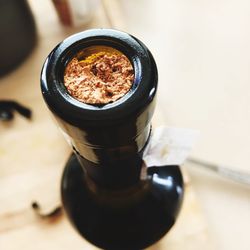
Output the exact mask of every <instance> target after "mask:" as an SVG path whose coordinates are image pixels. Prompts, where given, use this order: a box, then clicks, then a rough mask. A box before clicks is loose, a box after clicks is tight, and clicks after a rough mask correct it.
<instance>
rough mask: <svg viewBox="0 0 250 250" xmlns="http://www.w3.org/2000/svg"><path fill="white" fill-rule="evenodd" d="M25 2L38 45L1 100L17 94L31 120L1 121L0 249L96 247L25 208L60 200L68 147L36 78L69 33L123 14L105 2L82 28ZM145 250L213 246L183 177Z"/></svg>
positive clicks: (113, 21)
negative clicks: (181, 191)
mask: <svg viewBox="0 0 250 250" xmlns="http://www.w3.org/2000/svg"><path fill="white" fill-rule="evenodd" d="M30 3H31V6H32V10H33V12H34V15H35V17H36V21H37V27H38V32H39V39H38V44H37V46H36V48H35V49H34V51H33V53H32V54H31V56H30V57H29V58H28V59H27V60H26V61H25V62H24V63H23V64H22V65H21V66H20V67H19V68H18V69H16V70H15V71H13V72H12V73H11V74H9V75H8V76H6V77H4V78H2V79H1V80H0V99H15V100H17V101H19V102H20V103H23V104H24V105H26V106H28V107H30V108H31V109H32V110H33V118H32V120H31V121H28V120H26V119H24V118H22V117H20V116H18V115H16V116H15V120H14V121H13V122H8V123H1V124H0V135H1V140H0V204H1V206H0V222H1V223H0V248H1V249H4V250H17V249H18V250H19V249H26V250H29V249H30V250H31V249H32V250H33V249H36V250H39V249H41V250H44V249H53V250H56V249H58V250H59V249H60V250H63V249H65V250H66V249H67V250H68V249H70V248H72V247H73V248H74V249H75V250H77V249H79V250H80V249H84V250H87V249H96V248H95V247H93V246H92V245H90V244H89V243H88V242H86V241H85V240H84V239H82V238H81V237H80V236H79V235H78V234H77V233H76V231H74V229H73V228H72V227H71V225H70V224H69V222H68V220H67V218H66V217H65V215H64V214H62V215H61V216H58V217H56V218H55V219H45V220H42V219H41V218H39V217H37V216H36V215H35V213H34V211H33V210H32V209H31V202H32V201H34V200H36V201H38V202H39V203H40V204H42V209H43V212H47V211H50V210H51V209H52V208H54V207H55V206H57V205H58V204H60V194H59V185H60V178H61V174H62V170H63V167H64V164H65V162H66V160H67V158H68V157H69V155H70V152H71V149H70V148H69V147H68V146H67V144H66V143H65V141H64V140H63V138H62V136H61V134H60V132H59V131H58V129H57V127H56V125H55V123H54V121H53V119H52V118H51V117H50V115H49V112H48V110H47V108H46V107H45V104H44V102H43V100H42V96H41V93H40V84H39V76H40V70H41V67H42V64H43V62H44V60H45V58H46V56H47V55H48V53H49V52H50V51H51V50H52V49H53V48H54V46H55V45H56V44H57V43H58V42H60V41H61V40H62V39H64V38H65V37H67V36H68V35H70V34H73V33H75V32H78V31H80V30H82V29H85V28H91V27H110V26H112V27H115V28H121V29H124V30H126V23H127V22H126V21H127V20H126V18H125V19H124V18H123V17H122V13H123V12H122V10H123V9H122V8H121V5H120V4H121V3H122V2H120V4H117V2H116V1H111V0H110V1H108V0H107V1H103V4H102V5H100V7H99V8H98V9H97V10H96V15H95V18H94V19H93V21H92V23H90V24H89V25H88V26H86V27H79V28H67V29H66V28H63V27H62V26H61V25H60V24H59V22H58V20H57V17H56V14H55V11H54V9H53V6H52V4H51V2H50V1H48V0H46V1H45V0H44V1H30ZM149 40H150V39H148V41H149ZM151 45H152V44H151ZM161 46H162V45H161ZM152 48H153V50H154V49H156V47H153V46H152ZM173 63H174V62H173ZM161 67H163V65H161ZM161 102H162V98H160V102H159V103H160V104H161ZM163 110H165V109H164V108H163V107H162V106H161V105H158V108H157V111H156V115H155V118H154V123H155V124H157V125H158V124H166V123H167V122H168V119H166V117H165V116H163ZM149 249H151V250H161V249H162V250H165V249H168V250H178V249H179V250H182V249H185V250H188V249H190V250H195V249H197V250H200V249H204V250H205V249H208V250H211V249H213V243H212V242H211V238H210V236H209V234H208V231H207V225H206V222H205V220H204V218H203V216H202V213H201V210H200V207H199V204H198V202H197V199H196V196H195V194H194V192H193V189H192V185H191V182H190V181H189V179H188V177H187V176H186V195H185V200H184V205H183V209H182V211H181V214H180V217H179V219H178V221H177V223H176V225H175V226H174V228H173V229H172V230H171V231H170V233H169V234H167V236H166V237H164V239H162V240H161V241H160V242H159V243H157V244H156V245H154V246H152V247H150V248H149Z"/></svg>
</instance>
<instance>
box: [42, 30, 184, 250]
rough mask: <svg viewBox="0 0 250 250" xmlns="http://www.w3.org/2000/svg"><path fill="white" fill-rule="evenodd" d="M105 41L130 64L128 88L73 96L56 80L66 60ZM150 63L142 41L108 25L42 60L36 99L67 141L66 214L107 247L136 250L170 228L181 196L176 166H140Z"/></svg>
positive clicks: (151, 85) (151, 84) (151, 94)
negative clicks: (110, 95) (88, 98)
mask: <svg viewBox="0 0 250 250" xmlns="http://www.w3.org/2000/svg"><path fill="white" fill-rule="evenodd" d="M95 45H102V46H109V47H112V48H115V49H117V50H119V51H121V52H122V53H123V54H125V55H126V56H127V58H128V59H129V60H130V62H131V63H132V66H133V68H134V75H135V77H134V83H133V85H132V88H131V90H130V91H129V92H128V93H127V94H126V95H124V96H123V97H122V98H120V99H119V100H117V101H115V102H113V103H109V104H106V105H103V106H94V105H89V104H84V103H82V102H79V101H77V100H76V99H74V98H73V97H72V96H70V94H69V93H68V92H67V90H66V88H65V86H64V84H63V75H64V70H65V66H66V65H67V63H68V62H69V61H70V60H71V59H72V58H73V57H74V56H75V55H76V54H77V52H79V51H81V50H83V49H84V48H86V47H89V46H95ZM157 80H158V79H157V68H156V65H155V62H154V59H153V57H152V55H151V53H150V52H149V50H148V49H147V48H146V46H145V45H144V44H143V43H142V42H140V41H139V40H138V39H136V38H134V37H133V36H131V35H129V34H126V33H123V32H120V31H115V30H110V29H96V30H89V31H85V32H82V33H79V34H76V35H73V36H71V37H69V38H67V39H66V40H64V41H63V42H62V43H60V44H59V45H58V46H57V47H56V48H55V49H54V50H53V51H52V52H51V54H50V55H49V57H48V58H47V60H46V62H45V64H44V66H43V69H42V74H41V86H42V93H43V97H44V99H45V101H46V103H47V105H48V107H49V109H50V110H51V112H52V113H53V114H54V116H55V118H56V119H57V121H58V123H59V126H60V128H61V129H62V131H63V133H64V134H65V136H66V137H67V139H68V141H69V142H70V144H71V145H72V148H73V150H74V153H75V154H73V155H72V156H71V157H70V159H69V161H68V162H67V164H66V167H65V170H64V174H63V177H62V185H61V193H62V201H63V206H64V208H65V210H66V213H67V215H68V217H69V219H70V221H71V222H72V224H73V225H74V227H75V228H76V229H77V230H78V232H79V233H80V234H81V235H82V236H83V237H85V238H86V239H87V240H88V241H90V242H91V243H93V244H95V245H96V246H98V247H100V248H101V249H106V250H139V249H140V250H141V249H144V248H146V247H148V246H149V245H151V244H153V243H155V242H156V241H158V240H159V239H160V238H161V237H163V236H164V235H165V233H166V232H168V230H169V229H170V228H171V227H172V226H173V224H174V223H175V220H176V218H177V216H178V212H179V209H180V206H181V203H182V199H183V179H182V175H181V172H180V169H179V167H178V166H164V167H163V166H161V167H156V166H155V167H150V168H148V169H144V170H145V171H144V178H140V176H141V175H140V174H141V170H142V165H143V164H142V154H143V151H144V148H145V147H146V145H147V143H148V141H149V140H150V133H151V127H150V120H151V118H152V115H153V112H154V107H155V94H156V89H157Z"/></svg>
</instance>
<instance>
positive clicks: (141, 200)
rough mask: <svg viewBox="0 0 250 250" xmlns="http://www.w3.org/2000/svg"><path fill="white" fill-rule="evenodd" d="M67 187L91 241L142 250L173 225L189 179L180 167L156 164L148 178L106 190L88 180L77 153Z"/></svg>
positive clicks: (67, 203) (73, 216)
mask: <svg viewBox="0 0 250 250" xmlns="http://www.w3.org/2000/svg"><path fill="white" fill-rule="evenodd" d="M118 167H119V166H118ZM61 192H62V200H63V205H64V208H65V210H66V213H67V215H68V217H69V218H70V220H71V222H72V224H73V226H74V227H75V228H76V229H77V230H78V231H79V233H80V234H81V235H82V236H83V237H84V238H85V239H87V240H88V241H89V242H91V243H92V244H94V245H96V246H98V247H100V248H102V249H108V250H139V249H144V248H146V247H148V246H150V245H152V244H153V243H155V242H156V241H158V240H159V239H160V238H162V237H163V236H164V235H165V234H166V233H167V232H168V231H169V229H170V228H171V227H172V226H173V224H174V223H175V220H176V218H177V216H178V212H179V210H180V207H181V204H182V200H183V192H184V184H183V179H182V175H181V172H180V169H179V167H178V166H164V167H150V168H148V169H147V179H146V180H142V181H140V182H139V183H138V185H137V186H134V187H131V188H130V189H126V190H122V191H115V190H112V191H110V190H109V191H108V190H102V189H99V188H98V187H97V186H95V185H93V183H91V182H89V181H88V179H87V178H86V175H85V173H84V171H83V169H82V167H81V166H80V164H79V162H78V160H77V159H76V157H75V155H72V156H71V157H70V159H69V161H68V163H67V165H66V168H65V170H64V174H63V179H62V186H61Z"/></svg>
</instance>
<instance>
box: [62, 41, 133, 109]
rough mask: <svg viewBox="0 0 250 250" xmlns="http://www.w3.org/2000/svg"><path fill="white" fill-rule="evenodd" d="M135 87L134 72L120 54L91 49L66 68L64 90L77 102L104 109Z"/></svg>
mask: <svg viewBox="0 0 250 250" xmlns="http://www.w3.org/2000/svg"><path fill="white" fill-rule="evenodd" d="M133 83H134V68H133V65H132V64H131V62H130V60H129V59H128V58H127V57H126V56H125V55H124V54H123V53H122V52H120V51H119V50H116V49H114V48H112V47H108V46H99V45H97V46H90V47H87V48H85V49H83V50H81V51H79V52H78V53H77V54H76V55H75V56H74V57H73V58H72V59H71V60H70V61H69V62H68V64H67V65H66V67H65V70H64V86H65V87H66V89H67V91H68V93H69V94H70V95H71V96H72V97H73V98H75V99H77V100H78V101H80V102H83V103H86V104H92V105H97V106H100V105H105V104H108V103H112V102H115V101H117V100H118V99H120V98H122V97H123V96H125V95H126V94H127V93H128V92H129V91H130V90H131V88H132V86H133Z"/></svg>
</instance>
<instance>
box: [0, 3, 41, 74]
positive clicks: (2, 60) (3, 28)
mask: <svg viewBox="0 0 250 250" xmlns="http://www.w3.org/2000/svg"><path fill="white" fill-rule="evenodd" d="M35 43H36V28H35V22H34V19H33V15H32V13H31V10H30V8H29V5H28V3H27V1H26V0H8V1H6V0H0V76H1V75H4V74H6V73H8V72H9V71H11V70H12V69H14V68H15V67H16V66H17V65H19V64H20V63H21V62H22V61H23V60H24V59H25V58H26V57H27V56H28V55H29V53H30V52H31V50H32V49H33V47H34V45H35Z"/></svg>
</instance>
